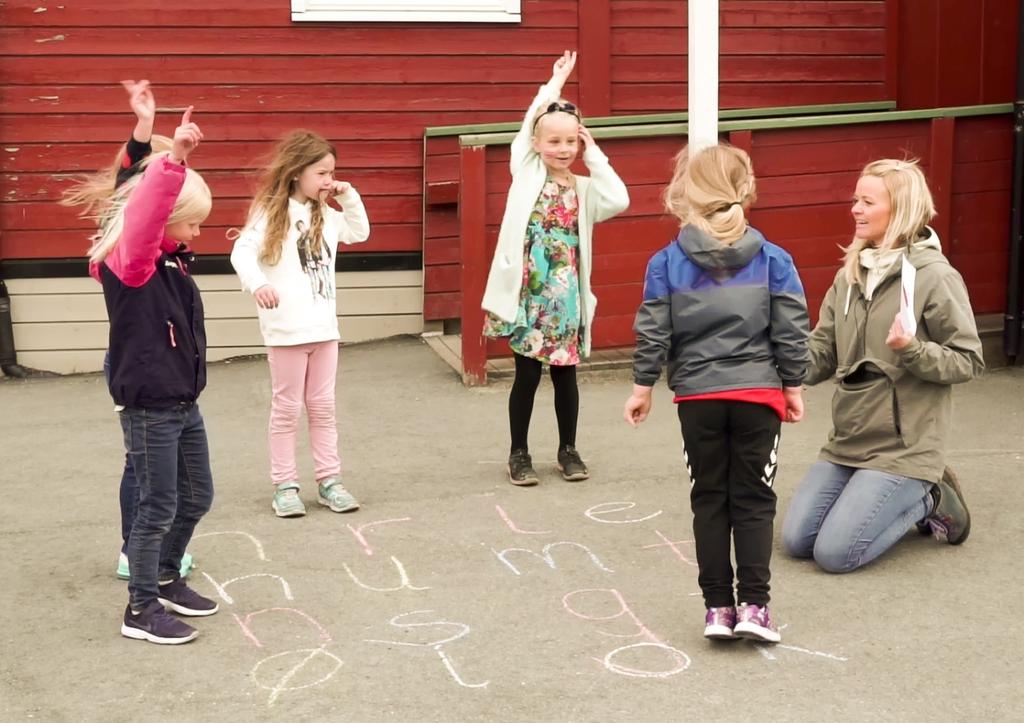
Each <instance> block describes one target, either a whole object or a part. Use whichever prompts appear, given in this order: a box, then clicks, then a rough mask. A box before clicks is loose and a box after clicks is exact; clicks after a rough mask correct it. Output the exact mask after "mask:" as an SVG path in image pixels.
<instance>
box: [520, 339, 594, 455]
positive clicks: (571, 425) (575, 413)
mask: <svg viewBox="0 0 1024 723" xmlns="http://www.w3.org/2000/svg"><path fill="white" fill-rule="evenodd" d="M514 356H515V361H516V379H515V381H514V382H513V383H512V393H511V394H509V397H508V423H509V427H510V428H511V430H512V451H515V450H517V449H529V443H528V441H527V440H528V437H529V435H530V417H531V416H532V415H533V398H534V397H535V396H536V394H537V386H538V385H539V384H540V376H541V374H542V373H543V371H544V365H543V364H541V363H540V362H539V361H537V360H536V359H530V358H529V357H525V356H521V355H519V354H515V355H514ZM551 383H552V385H554V387H555V417H556V418H557V419H558V448H559V449H561V448H562V447H565V446H567V445H571V446H574V447H575V446H576V420H577V419H578V417H579V414H580V390H579V387H577V386H576V367H575V366H552V367H551Z"/></svg>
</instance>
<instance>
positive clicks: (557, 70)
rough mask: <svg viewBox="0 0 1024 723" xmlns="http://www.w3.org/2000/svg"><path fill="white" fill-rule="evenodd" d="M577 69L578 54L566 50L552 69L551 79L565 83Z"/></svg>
mask: <svg viewBox="0 0 1024 723" xmlns="http://www.w3.org/2000/svg"><path fill="white" fill-rule="evenodd" d="M575 67H576V52H575V51H573V52H569V51H568V50H566V51H565V52H564V53H562V56H561V57H560V58H559V59H558V60H556V61H555V64H554V66H553V67H552V68H551V77H552V78H557V79H558V80H561V81H562V82H563V83H564V82H565V81H566V80H567V79H568V78H569V74H570V73H572V69H573V68H575Z"/></svg>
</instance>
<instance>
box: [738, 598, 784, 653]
mask: <svg viewBox="0 0 1024 723" xmlns="http://www.w3.org/2000/svg"><path fill="white" fill-rule="evenodd" d="M736 617H737V618H738V622H737V623H736V627H735V628H733V630H734V632H735V633H736V635H738V636H739V637H741V638H749V639H750V640H759V641H761V642H762V643H777V642H779V641H780V640H782V636H781V635H779V629H778V628H776V627H775V624H774V623H773V622H772V614H771V613H770V612H768V606H767V605H751V604H748V603H740V607H739V610H738V611H737V612H736Z"/></svg>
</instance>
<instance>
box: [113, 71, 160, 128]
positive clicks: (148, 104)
mask: <svg viewBox="0 0 1024 723" xmlns="http://www.w3.org/2000/svg"><path fill="white" fill-rule="evenodd" d="M121 85H122V86H124V89H125V90H126V91H128V105H129V106H131V109H132V111H133V112H134V113H135V116H136V117H137V118H138V119H139V120H144V121H152V120H153V118H155V117H156V99H155V98H153V91H152V90H151V89H150V87H149V81H148V80H122V81H121Z"/></svg>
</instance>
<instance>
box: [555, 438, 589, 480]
mask: <svg viewBox="0 0 1024 723" xmlns="http://www.w3.org/2000/svg"><path fill="white" fill-rule="evenodd" d="M558 471H559V472H561V473H562V479H564V480H566V481H567V482H582V481H583V480H585V479H589V478H590V470H588V469H587V465H585V464H583V459H582V458H581V457H580V453H579V452H577V451H576V448H575V447H573V446H572V445H571V444H567V445H565V446H564V447H562V448H561V449H559V450H558Z"/></svg>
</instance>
